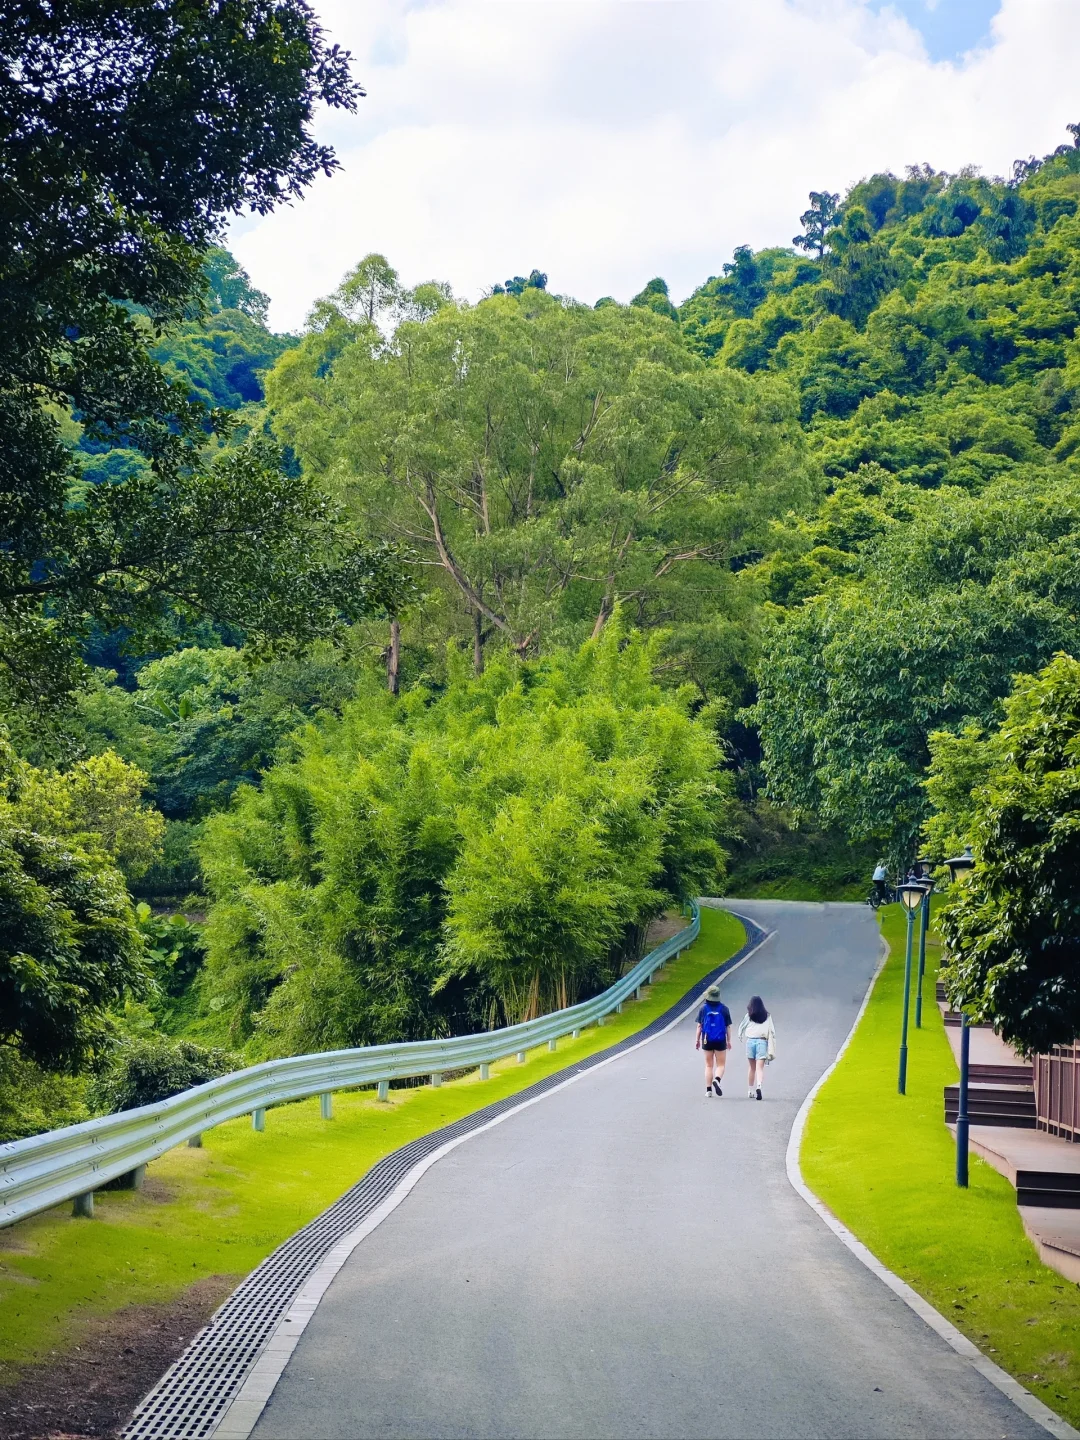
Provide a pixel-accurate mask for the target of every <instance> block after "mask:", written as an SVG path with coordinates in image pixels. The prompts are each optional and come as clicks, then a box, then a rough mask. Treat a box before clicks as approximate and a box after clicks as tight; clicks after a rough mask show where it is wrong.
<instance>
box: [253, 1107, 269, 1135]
mask: <svg viewBox="0 0 1080 1440" xmlns="http://www.w3.org/2000/svg"><path fill="white" fill-rule="evenodd" d="M251 1128H252V1129H253V1130H260V1131H261V1130H265V1129H266V1111H265V1110H264V1109H262V1107H261V1106H260V1108H259V1109H258V1110H252V1112H251Z"/></svg>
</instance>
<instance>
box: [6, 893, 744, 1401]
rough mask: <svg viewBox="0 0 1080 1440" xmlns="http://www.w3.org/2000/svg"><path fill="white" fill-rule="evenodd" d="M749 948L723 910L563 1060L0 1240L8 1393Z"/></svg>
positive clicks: (242, 1269)
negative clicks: (90, 1334)
mask: <svg viewBox="0 0 1080 1440" xmlns="http://www.w3.org/2000/svg"><path fill="white" fill-rule="evenodd" d="M744 939H745V935H744V932H743V928H742V926H741V925H740V924H739V922H738V921H737V920H735V919H734V917H733V916H731V915H728V914H727V913H725V912H722V911H716V910H703V911H702V916H701V939H700V940H699V941H698V942H697V943H696V944H695V945H693V946H692V947H691V948H690V949H689V950H687V951H684V952H683V954H682V955H681V956H680V957H679V959H678V960H676V961H675V962H673V963H672V964H670V965H669V966H668V967H667V969H666V970H665V971H664V972H663V973H662V974H661V975H659V976H658V977H657V981H656V983H655V984H654V985H653V986H652V988H651V990H649V991H647V992H646V995H645V998H644V999H643V1000H642V1001H641V1002H640V1003H637V1004H635V1003H630V1004H628V1005H627V1006H626V1008H625V1010H624V1011H623V1013H622V1015H618V1016H612V1017H611V1019H610V1020H609V1022H608V1024H606V1025H605V1026H603V1027H602V1028H599V1029H598V1028H593V1029H591V1030H586V1031H585V1032H584V1034H583V1035H582V1036H581V1038H580V1039H579V1040H576V1041H574V1040H569V1039H568V1040H565V1041H560V1044H559V1049H558V1051H557V1052H556V1053H555V1054H550V1053H549V1052H548V1051H547V1049H546V1048H545V1049H542V1050H534V1051H532V1052H531V1054H530V1055H529V1058H528V1061H527V1063H526V1064H524V1065H518V1064H517V1063H515V1062H514V1061H505V1062H502V1063H501V1064H500V1065H498V1066H493V1067H492V1072H491V1079H490V1080H489V1081H487V1082H486V1083H482V1082H481V1081H480V1080H479V1079H478V1078H477V1077H476V1074H473V1075H470V1076H467V1077H465V1078H463V1079H461V1080H458V1081H454V1082H452V1083H447V1084H445V1085H443V1086H441V1087H440V1088H439V1089H437V1090H435V1089H432V1088H431V1087H430V1086H428V1087H424V1088H417V1089H412V1090H397V1091H391V1099H390V1101H389V1103H388V1104H383V1105H380V1104H379V1103H378V1102H377V1101H376V1100H374V1098H373V1097H372V1094H371V1092H370V1091H368V1092H352V1093H347V1094H340V1095H337V1096H335V1100H334V1107H335V1118H334V1120H333V1121H331V1122H326V1121H323V1120H320V1119H319V1105H318V1100H317V1099H311V1100H305V1101H301V1102H298V1103H296V1104H294V1105H286V1106H281V1107H279V1108H278V1109H276V1110H271V1111H269V1112H268V1114H267V1117H266V1131H265V1133H264V1134H261V1135H257V1134H255V1133H254V1132H253V1131H252V1129H251V1122H250V1120H247V1119H241V1120H234V1121H230V1122H229V1123H228V1124H226V1125H221V1126H219V1127H218V1128H217V1129H216V1130H212V1131H209V1132H207V1134H206V1136H205V1137H204V1148H203V1149H201V1150H190V1149H188V1148H187V1147H186V1146H185V1147H181V1148H179V1149H176V1150H172V1151H170V1152H169V1154H167V1155H164V1156H162V1158H161V1159H160V1160H158V1161H156V1162H155V1163H154V1164H153V1165H152V1166H151V1167H150V1170H149V1172H148V1176H147V1184H146V1189H145V1190H143V1191H142V1192H138V1193H135V1192H122V1191H111V1192H102V1193H99V1194H98V1196H97V1198H96V1202H95V1203H96V1207H97V1213H96V1216H95V1218H94V1220H92V1221H86V1220H73V1219H72V1218H71V1216H70V1213H69V1212H70V1207H68V1206H64V1207H58V1208H56V1209H54V1210H51V1211H48V1212H46V1213H45V1214H44V1215H39V1216H37V1217H35V1218H34V1219H31V1220H27V1221H24V1222H23V1223H22V1224H19V1225H15V1226H12V1227H11V1228H10V1229H7V1230H3V1231H0V1382H2V1381H4V1380H10V1379H12V1378H13V1376H14V1374H15V1371H16V1367H17V1365H18V1364H19V1363H20V1362H22V1363H26V1362H31V1361H34V1360H36V1359H40V1358H42V1357H44V1356H45V1355H47V1354H48V1353H49V1352H50V1351H51V1350H55V1349H57V1348H64V1347H66V1346H69V1345H73V1344H76V1343H78V1337H79V1332H80V1326H81V1323H82V1322H84V1321H85V1320H87V1319H90V1318H93V1317H96V1316H100V1315H103V1314H108V1313H109V1312H111V1311H115V1310H118V1309H120V1308H121V1307H122V1306H126V1305H132V1304H140V1303H147V1302H159V1301H163V1300H168V1299H170V1298H171V1297H173V1296H174V1295H176V1294H178V1293H179V1292H180V1291H181V1290H183V1289H184V1288H185V1286H187V1285H190V1284H191V1283H192V1282H193V1281H195V1280H198V1279H201V1278H202V1277H203V1276H206V1275H214V1274H226V1275H235V1276H237V1277H238V1278H239V1277H240V1276H243V1275H246V1274H247V1273H248V1271H250V1270H252V1269H253V1268H254V1267H255V1265H257V1264H258V1262H259V1261H260V1260H261V1259H263V1257H264V1256H265V1255H267V1254H268V1253H269V1252H270V1251H271V1250H272V1249H273V1248H274V1247H275V1246H276V1245H278V1244H279V1243H280V1242H281V1241H282V1240H284V1239H285V1238H286V1236H288V1235H291V1234H292V1233H293V1231H295V1230H297V1229H298V1228H299V1227H300V1226H301V1225H303V1224H305V1223H306V1222H307V1221H308V1220H310V1219H311V1218H312V1217H313V1216H314V1215H317V1214H318V1213H319V1211H321V1210H323V1209H324V1208H325V1207H326V1206H327V1205H329V1204H330V1203H331V1202H332V1201H333V1200H335V1199H336V1198H337V1197H338V1196H339V1195H340V1194H342V1193H343V1192H344V1191H345V1190H346V1189H348V1187H349V1186H350V1185H352V1184H353V1183H354V1182H355V1181H356V1180H357V1179H359V1177H360V1176H361V1175H363V1174H364V1173H365V1171H367V1170H368V1169H369V1168H370V1167H371V1166H372V1165H374V1164H375V1162H376V1161H377V1160H378V1159H380V1158H381V1157H382V1156H383V1155H385V1154H387V1153H388V1152H389V1151H391V1150H395V1149H397V1148H398V1146H400V1145H404V1144H406V1143H407V1142H408V1141H409V1140H412V1139H414V1138H415V1137H416V1136H418V1135H424V1134H427V1133H428V1132H429V1131H431V1130H434V1129H437V1128H438V1127H439V1126H440V1125H446V1124H448V1123H450V1122H451V1121H454V1120H457V1119H459V1118H460V1117H461V1116H462V1115H467V1114H469V1113H470V1112H471V1111H473V1110H476V1109H478V1108H479V1107H480V1106H482V1105H487V1104H489V1103H490V1102H491V1101H493V1100H499V1099H501V1098H502V1097H503V1096H505V1095H511V1094H513V1093H514V1092H515V1091H518V1090H521V1089H523V1088H524V1087H525V1086H527V1085H531V1084H533V1082H534V1081H536V1080H539V1079H541V1078H542V1077H543V1076H545V1075H548V1074H550V1073H551V1072H552V1071H554V1070H558V1069H560V1068H562V1067H563V1066H565V1065H567V1064H568V1063H570V1062H571V1061H575V1060H580V1059H581V1058H582V1057H583V1056H585V1055H590V1054H592V1053H593V1052H595V1051H597V1050H602V1049H605V1048H606V1047H607V1046H609V1045H612V1044H614V1043H615V1042H616V1041H618V1040H621V1039H623V1038H624V1037H625V1036H627V1035H631V1034H633V1033H634V1032H635V1031H636V1030H639V1029H641V1028H642V1026H644V1025H646V1024H648V1022H649V1021H650V1020H652V1019H654V1018H655V1017H656V1016H657V1015H660V1014H662V1013H663V1011H664V1010H666V1009H667V1008H668V1007H669V1006H671V1005H672V1004H674V1003H675V1001H677V1000H678V999H679V997H680V996H681V995H683V994H684V993H685V992H686V991H687V990H688V989H689V988H690V986H691V985H693V984H694V982H695V981H696V980H698V979H700V978H701V976H702V975H705V974H707V973H708V971H710V970H712V969H714V968H715V967H716V966H717V965H719V964H720V963H721V962H722V961H723V960H725V959H727V958H728V957H729V956H730V955H732V954H733V953H734V952H735V951H736V950H737V949H738V948H739V946H740V945H742V943H743V941H744Z"/></svg>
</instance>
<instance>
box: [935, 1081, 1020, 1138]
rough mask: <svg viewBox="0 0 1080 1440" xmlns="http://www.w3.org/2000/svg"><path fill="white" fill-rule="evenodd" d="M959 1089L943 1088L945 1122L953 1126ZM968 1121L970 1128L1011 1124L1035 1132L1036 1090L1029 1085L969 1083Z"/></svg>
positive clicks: (948, 1086)
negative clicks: (972, 1126) (973, 1126)
mask: <svg viewBox="0 0 1080 1440" xmlns="http://www.w3.org/2000/svg"><path fill="white" fill-rule="evenodd" d="M959 1109H960V1086H959V1085H946V1086H945V1123H946V1125H955V1124H956V1117H957V1113H958V1111H959ZM968 1119H969V1120H970V1121H971V1123H972V1124H973V1125H1012V1126H1015V1127H1017V1128H1018V1129H1023V1130H1034V1129H1035V1091H1034V1090H1033V1089H1032V1088H1031V1086H1030V1085H983V1084H978V1083H976V1084H972V1083H970V1082H969V1083H968Z"/></svg>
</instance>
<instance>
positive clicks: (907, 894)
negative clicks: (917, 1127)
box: [897, 880, 926, 1095]
mask: <svg viewBox="0 0 1080 1440" xmlns="http://www.w3.org/2000/svg"><path fill="white" fill-rule="evenodd" d="M925 893H926V889H925V886H924V885H923V884H922V883H921V881H918V880H908V881H907V883H906V884H904V885H899V886H897V894H898V895H899V896H900V901H901V903H902V905H903V907H904V909H905V910H906V911H907V952H906V954H905V956H904V1023H903V1027H902V1029H901V1031H900V1079H899V1083H898V1085H897V1089H898V1090H899V1091H900V1094H901V1095H906V1094H907V1032H908V1011H909V1007H910V1005H911V932H912V928H913V925H914V922H915V911H916V910H917V909H918V908H919V906H920V905H921V904H922V903H923V896H924V895H925Z"/></svg>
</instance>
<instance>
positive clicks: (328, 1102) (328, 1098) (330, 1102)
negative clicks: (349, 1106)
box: [319, 1090, 334, 1120]
mask: <svg viewBox="0 0 1080 1440" xmlns="http://www.w3.org/2000/svg"><path fill="white" fill-rule="evenodd" d="M319 1116H320V1118H321V1119H323V1120H332V1119H333V1118H334V1097H333V1095H331V1093H330V1091H329V1090H324V1091H323V1093H322V1094H321V1095H320V1096H319Z"/></svg>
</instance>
